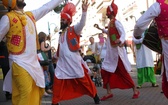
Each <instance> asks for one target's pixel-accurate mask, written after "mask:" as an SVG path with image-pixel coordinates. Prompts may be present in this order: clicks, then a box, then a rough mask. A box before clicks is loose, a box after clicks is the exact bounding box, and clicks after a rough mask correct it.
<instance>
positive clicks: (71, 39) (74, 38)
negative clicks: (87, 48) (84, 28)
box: [67, 26, 80, 52]
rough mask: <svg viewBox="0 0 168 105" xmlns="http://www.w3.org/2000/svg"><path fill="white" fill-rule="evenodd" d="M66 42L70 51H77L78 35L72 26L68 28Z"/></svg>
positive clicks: (78, 47)
mask: <svg viewBox="0 0 168 105" xmlns="http://www.w3.org/2000/svg"><path fill="white" fill-rule="evenodd" d="M67 43H68V47H69V50H70V51H72V52H77V51H79V49H80V45H79V43H80V35H77V34H76V33H75V30H74V26H72V27H69V28H68V35H67Z"/></svg>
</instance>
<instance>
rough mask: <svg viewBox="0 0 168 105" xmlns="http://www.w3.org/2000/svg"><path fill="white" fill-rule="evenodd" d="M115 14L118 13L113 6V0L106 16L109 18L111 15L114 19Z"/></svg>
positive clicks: (116, 7) (116, 8)
mask: <svg viewBox="0 0 168 105" xmlns="http://www.w3.org/2000/svg"><path fill="white" fill-rule="evenodd" d="M117 12H118V6H117V5H116V4H114V0H113V1H112V3H111V5H109V6H108V7H107V11H106V15H107V16H109V15H111V14H113V15H114V16H115V17H116V15H117Z"/></svg>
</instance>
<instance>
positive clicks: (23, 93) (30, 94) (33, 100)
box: [12, 63, 44, 105]
mask: <svg viewBox="0 0 168 105" xmlns="http://www.w3.org/2000/svg"><path fill="white" fill-rule="evenodd" d="M43 94H44V88H40V87H38V86H36V83H35V81H34V80H33V78H32V77H31V76H30V74H29V73H28V72H27V71H26V70H25V69H23V68H22V67H21V66H19V65H17V64H16V63H13V64H12V105H41V99H42V96H43Z"/></svg>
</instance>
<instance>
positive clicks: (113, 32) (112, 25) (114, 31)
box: [108, 19, 120, 47]
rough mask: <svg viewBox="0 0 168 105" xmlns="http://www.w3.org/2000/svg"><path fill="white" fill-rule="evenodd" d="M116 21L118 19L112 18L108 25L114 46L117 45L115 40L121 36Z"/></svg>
mask: <svg viewBox="0 0 168 105" xmlns="http://www.w3.org/2000/svg"><path fill="white" fill-rule="evenodd" d="M115 21H116V19H111V20H110V24H109V26H108V32H109V34H108V36H109V38H110V43H111V46H113V47H115V46H117V44H116V43H115V41H116V40H117V39H119V38H120V35H119V33H118V30H117V28H116V26H115Z"/></svg>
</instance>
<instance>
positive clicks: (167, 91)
mask: <svg viewBox="0 0 168 105" xmlns="http://www.w3.org/2000/svg"><path fill="white" fill-rule="evenodd" d="M162 91H163V93H164V95H165V96H166V98H168V81H167V78H166V72H165V70H164V72H163V77H162Z"/></svg>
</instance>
